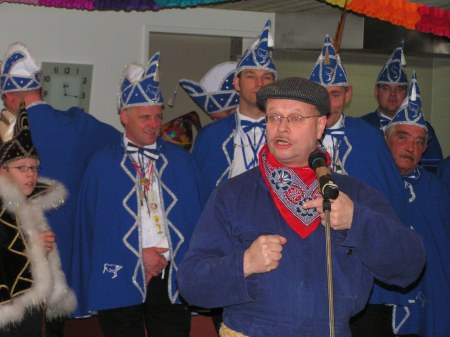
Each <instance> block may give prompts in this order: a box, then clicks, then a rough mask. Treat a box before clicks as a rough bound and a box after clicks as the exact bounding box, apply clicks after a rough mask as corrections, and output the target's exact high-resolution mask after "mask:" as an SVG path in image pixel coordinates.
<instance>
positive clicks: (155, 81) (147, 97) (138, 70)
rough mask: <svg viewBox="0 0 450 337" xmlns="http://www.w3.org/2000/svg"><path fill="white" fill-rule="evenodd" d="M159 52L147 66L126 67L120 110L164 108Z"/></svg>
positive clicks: (120, 94) (122, 83)
mask: <svg viewBox="0 0 450 337" xmlns="http://www.w3.org/2000/svg"><path fill="white" fill-rule="evenodd" d="M159 57H160V55H159V52H157V53H155V55H153V56H152V57H151V59H150V60H149V61H148V63H147V66H146V67H143V66H141V65H139V64H135V63H132V64H129V65H128V66H126V68H125V70H124V72H123V76H122V80H121V84H120V92H119V103H118V108H119V110H121V109H125V108H129V107H133V106H152V105H159V106H162V105H163V104H164V103H163V96H162V93H161V90H160V88H159Z"/></svg>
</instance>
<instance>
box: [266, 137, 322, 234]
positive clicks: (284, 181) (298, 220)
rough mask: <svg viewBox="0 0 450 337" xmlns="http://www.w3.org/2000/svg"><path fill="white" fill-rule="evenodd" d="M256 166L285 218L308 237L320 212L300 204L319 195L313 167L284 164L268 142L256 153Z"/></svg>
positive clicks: (317, 221) (318, 219)
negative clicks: (273, 153) (274, 153)
mask: <svg viewBox="0 0 450 337" xmlns="http://www.w3.org/2000/svg"><path fill="white" fill-rule="evenodd" d="M328 158H329V157H328ZM328 158H327V159H328ZM259 168H260V170H261V173H262V176H263V178H264V181H265V183H266V185H267V187H268V188H269V191H270V195H271V196H272V199H273V201H274V203H275V205H276V207H277V209H278V210H279V211H280V213H281V215H282V216H283V218H284V220H286V222H287V223H288V224H289V226H291V228H292V229H293V230H294V231H295V232H296V233H297V234H298V235H300V236H301V237H302V238H303V239H304V238H306V237H308V236H309V235H310V234H311V233H312V232H314V230H315V229H316V228H317V226H318V225H319V223H320V216H319V213H318V212H317V211H316V210H315V209H304V208H303V207H302V205H303V203H304V202H306V201H308V200H313V199H317V198H321V195H320V192H319V184H318V182H317V179H316V174H315V173H314V171H313V169H311V168H310V167H309V166H305V167H298V168H297V167H296V168H291V167H285V166H283V165H282V164H280V163H279V162H278V161H277V160H276V159H275V157H274V156H273V155H272V154H271V153H270V152H269V148H268V146H267V145H265V146H264V147H263V148H262V149H261V151H260V153H259Z"/></svg>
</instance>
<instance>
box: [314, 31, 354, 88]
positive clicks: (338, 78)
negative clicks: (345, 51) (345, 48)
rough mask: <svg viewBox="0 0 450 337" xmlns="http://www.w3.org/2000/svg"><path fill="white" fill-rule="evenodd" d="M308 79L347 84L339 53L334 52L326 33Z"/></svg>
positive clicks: (332, 83)
mask: <svg viewBox="0 0 450 337" xmlns="http://www.w3.org/2000/svg"><path fill="white" fill-rule="evenodd" d="M309 79H310V80H311V81H314V82H316V83H319V84H321V85H323V86H324V87H328V86H349V83H348V78H347V73H346V72H345V69H344V66H343V65H342V62H341V58H340V57H339V54H336V50H335V49H334V46H333V43H332V42H331V40H330V37H329V36H328V35H326V36H325V41H324V43H323V47H322V52H321V53H320V55H319V58H318V59H317V62H316V64H315V65H314V67H313V70H312V72H311V75H309Z"/></svg>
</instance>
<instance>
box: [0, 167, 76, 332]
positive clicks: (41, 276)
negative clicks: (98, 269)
mask: <svg viewBox="0 0 450 337" xmlns="http://www.w3.org/2000/svg"><path fill="white" fill-rule="evenodd" d="M39 181H40V182H43V183H46V184H48V185H50V186H51V187H50V188H49V190H48V191H47V192H46V193H43V194H42V195H39V196H36V197H35V198H29V199H27V198H25V196H24V195H23V194H22V193H21V192H20V190H19V188H18V186H17V185H16V184H15V183H14V182H13V181H12V180H11V179H10V178H9V177H8V176H5V175H3V176H0V198H1V200H2V204H3V207H4V208H5V209H6V210H7V211H8V212H10V213H14V214H16V215H17V217H18V219H19V223H20V225H21V229H22V231H23V233H24V234H25V235H26V236H27V239H28V240H27V244H28V258H29V260H30V264H31V274H32V276H33V286H32V287H31V289H29V290H28V291H26V292H25V293H23V294H22V295H20V296H18V297H16V298H14V299H13V300H12V301H11V302H9V303H6V304H2V305H0V327H3V326H5V325H7V324H9V323H13V322H19V321H20V320H21V319H22V318H23V316H24V314H25V312H26V309H27V308H31V307H38V306H40V305H41V304H43V303H46V304H47V316H48V318H50V319H51V318H54V317H58V316H65V315H67V314H69V313H70V312H72V311H73V310H74V309H75V307H76V299H75V295H74V294H73V292H72V290H70V289H69V287H68V286H67V282H66V278H65V275H64V273H63V271H62V269H61V261H60V258H59V253H58V248H57V246H56V245H55V247H54V248H53V250H52V251H51V252H50V253H48V254H47V253H46V252H45V250H44V248H43V247H42V245H41V243H40V236H39V233H40V232H41V231H43V230H49V229H50V226H49V225H48V223H47V220H46V218H45V216H44V211H45V210H49V209H52V208H57V207H59V206H61V205H62V204H63V203H64V200H65V197H66V196H67V191H66V189H65V188H64V187H63V186H62V185H61V184H60V183H58V182H55V181H51V180H48V179H39Z"/></svg>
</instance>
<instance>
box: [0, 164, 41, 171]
mask: <svg viewBox="0 0 450 337" xmlns="http://www.w3.org/2000/svg"><path fill="white" fill-rule="evenodd" d="M6 168H7V169H12V168H13V169H16V170H19V171H20V172H22V173H27V172H28V170H31V172H33V173H39V171H40V169H41V167H40V166H39V165H36V166H27V165H20V166H7V167H6Z"/></svg>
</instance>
